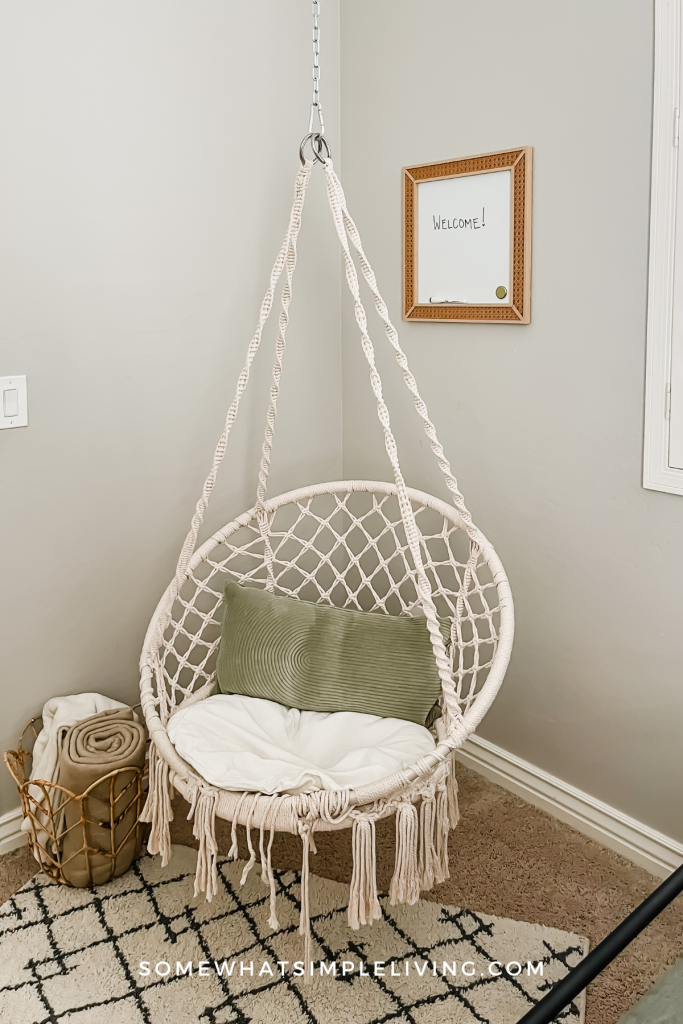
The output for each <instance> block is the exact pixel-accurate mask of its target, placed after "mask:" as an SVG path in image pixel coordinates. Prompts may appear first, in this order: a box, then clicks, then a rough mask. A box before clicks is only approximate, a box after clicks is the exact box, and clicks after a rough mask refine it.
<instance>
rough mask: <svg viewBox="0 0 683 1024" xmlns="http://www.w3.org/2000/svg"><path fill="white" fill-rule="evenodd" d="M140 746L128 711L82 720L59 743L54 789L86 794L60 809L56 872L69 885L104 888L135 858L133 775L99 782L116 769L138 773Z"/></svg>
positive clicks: (141, 733)
mask: <svg viewBox="0 0 683 1024" xmlns="http://www.w3.org/2000/svg"><path fill="white" fill-rule="evenodd" d="M145 743H146V736H145V730H144V728H143V726H142V725H141V724H140V722H138V720H137V717H136V715H135V713H134V712H133V710H132V709H131V708H114V709H113V710H111V711H103V712H101V714H99V715H93V716H92V717H91V718H86V719H85V720H84V721H82V722H77V723H76V724H75V725H73V726H72V727H71V728H70V729H69V731H68V732H67V734H66V736H65V737H64V743H63V744H62V749H61V753H60V765H59V784H60V786H64V788H65V789H68V790H70V791H71V792H72V793H75V794H76V795H77V796H80V795H81V794H82V793H86V791H88V790H89V792H87V795H86V796H84V797H83V800H69V801H68V802H67V803H66V806H65V808H64V825H63V828H64V832H63V833H62V835H63V839H62V871H63V873H64V877H65V878H66V880H67V881H68V882H69V883H70V884H71V885H75V886H88V885H101V884H102V883H103V882H108V881H109V880H110V879H111V878H115V877H116V876H118V875H122V874H123V873H124V871H127V870H128V868H129V867H130V865H131V863H132V861H133V859H134V857H135V856H136V854H137V853H138V852H139V851H138V849H137V832H138V830H137V829H136V827H135V826H136V823H137V816H138V811H139V809H140V808H139V807H138V804H137V797H138V776H137V773H136V772H135V771H133V770H131V771H123V772H120V773H119V774H118V775H115V776H112V777H110V778H108V779H105V778H103V776H105V775H108V774H109V773H110V772H113V771H115V770H116V769H117V768H130V769H134V768H142V767H143V765H144V763H145V752H146V746H145ZM100 779H101V780H102V781H101V782H99V784H97V785H96V783H98V780H100ZM91 786H92V787H93V788H92V789H90V787H91ZM81 820H83V825H81Z"/></svg>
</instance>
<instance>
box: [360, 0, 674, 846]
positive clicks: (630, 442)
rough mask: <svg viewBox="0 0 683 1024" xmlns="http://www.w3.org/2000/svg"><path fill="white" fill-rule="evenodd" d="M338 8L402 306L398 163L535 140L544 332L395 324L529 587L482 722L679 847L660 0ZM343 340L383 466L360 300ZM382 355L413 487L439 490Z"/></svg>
mask: <svg viewBox="0 0 683 1024" xmlns="http://www.w3.org/2000/svg"><path fill="white" fill-rule="evenodd" d="M341 11H342V46H341V52H342V67H341V72H342V140H343V146H344V181H345V186H346V192H347V196H348V199H349V205H350V208H351V210H352V213H353V215H354V217H355V218H356V220H357V222H358V225H359V228H360V230H361V232H362V234H363V238H364V242H365V247H366V251H367V253H368V255H369V257H370V259H371V261H372V262H373V264H374V268H375V271H376V273H377V277H378V279H379V283H380V287H381V288H383V290H384V294H385V298H386V299H387V301H388V303H389V306H390V308H391V309H392V310H393V311H394V315H395V317H396V319H397V320H398V319H399V315H400V301H401V294H400V282H401V216H400V189H401V167H402V166H403V165H406V164H412V163H421V162H427V161H431V160H440V159H444V158H452V157H459V156H467V155H470V154H474V153H482V152H488V151H492V150H497V149H504V148H506V147H509V146H517V145H531V146H533V147H534V161H535V182H534V218H533V222H534V223H533V276H532V322H531V324H530V325H529V326H518V325H498V324H495V325H494V324H492V325H482V324H473V325H465V324H463V325H458V324H429V323H427V324H417V323H410V324H403V325H400V324H399V326H400V327H402V330H401V336H402V341H403V344H404V346H405V349H406V351H407V353H408V356H409V358H410V360H411V364H412V367H413V369H414V372H415V374H416V377H417V379H418V383H419V384H420V386H421V390H422V394H423V396H424V398H425V400H426V401H427V404H428V407H429V409H430V412H431V413H432V416H433V419H434V421H435V423H436V426H437V429H438V431H439V433H440V436H441V439H442V441H443V443H444V445H445V447H446V451H447V453H448V454H449V455H450V457H451V460H452V463H453V466H454V468H455V470H456V473H457V475H458V476H459V479H460V483H461V485H462V488H463V491H464V494H465V497H466V499H467V500H468V501H469V504H470V507H471V509H472V512H473V513H474V515H475V518H476V521H477V522H478V524H479V525H480V526H481V528H482V529H483V530H484V532H485V533H486V534H487V535H488V536H489V537H490V539H491V540H492V541H493V542H494V544H495V545H496V547H497V550H498V551H499V553H500V555H501V557H502V559H503V562H504V564H505V566H506V568H507V570H508V573H509V576H510V580H511V584H512V588H513V594H514V596H515V601H516V610H517V634H516V644H515V650H514V654H513V658H512V663H511V667H510V671H509V674H508V677H507V680H506V682H505V684H504V686H503V689H502V691H501V693H500V695H499V697H498V699H497V701H496V702H495V704H494V706H493V709H492V710H491V711H490V713H489V715H488V716H487V718H486V719H485V721H484V723H483V725H482V727H481V728H480V730H479V732H480V735H482V736H484V737H486V738H487V739H489V740H491V741H492V742H494V743H497V744H499V745H500V746H502V747H504V748H506V749H508V750H510V751H512V752H514V753H515V754H517V755H518V756H521V757H523V758H525V759H527V760H529V761H531V762H532V763H533V764H535V765H538V766H540V767H541V768H543V769H545V770H547V771H549V772H551V773H553V774H554V775H557V776H559V777H560V778H561V779H564V780H566V781H567V782H569V783H571V784H573V785H576V786H578V787H580V788H581V789H584V790H585V791H587V792H588V793H590V794H592V795H593V796H595V797H598V798H600V799H602V800H605V801H606V802H608V803H610V804H612V805H613V806H615V807H617V808H619V809H621V810H622V811H624V812H626V813H628V814H630V815H633V816H634V817H635V818H637V819H639V820H641V821H643V822H645V823H647V824H649V825H650V826H652V827H654V828H657V829H659V830H661V831H662V832H664V833H666V834H667V835H670V836H672V837H674V838H677V839H679V840H681V839H683V821H682V820H681V800H680V793H681V783H682V781H683V779H682V759H681V743H680V735H681V724H682V722H683V717H682V714H683V686H682V685H681V683H682V679H681V675H682V673H681V639H680V638H681V607H682V601H681V598H682V596H683V595H682V585H681V565H682V564H683V500H682V499H681V498H680V497H676V496H672V495H667V494H662V493H656V492H652V491H646V490H644V489H643V488H642V486H641V483H640V481H641V472H642V470H641V466H642V436H643V388H644V366H645V310H646V297H647V296H646V293H647V245H648V214H649V208H648V207H649V161H650V131H651V104H652V40H653V7H652V4H651V3H646V2H643V0H600V3H597V4H596V3H594V2H592V0H572V2H571V3H565V4H560V3H548V2H547V0H519V2H517V3H514V4H512V3H509V0H480V2H478V3H453V2H452V0H433V2H432V3H430V4H428V5H421V4H417V3H415V0H373V3H371V4H369V3H366V2H364V0H344V2H343V4H342V8H341ZM375 322H376V321H375ZM375 335H376V339H377V344H378V346H379V345H380V342H381V340H382V334H381V330H380V328H379V325H378V324H377V329H376V331H375ZM343 346H344V473H345V475H347V476H368V477H377V476H379V477H381V478H386V477H387V475H388V473H389V468H388V462H387V459H386V456H385V454H384V451H383V448H382V438H381V434H380V430H379V426H378V424H377V421H376V417H375V412H374V405H373V401H372V396H371V393H370V388H369V383H368V379H367V370H366V368H365V366H364V364H363V361H362V357H361V356H360V349H359V343H358V337H357V330H356V329H355V323H354V321H353V316H352V313H351V311H350V307H349V306H348V304H347V305H346V306H345V320H344V332H343ZM384 347H386V346H384ZM380 365H381V368H382V369H383V370H385V371H386V372H385V390H386V394H387V397H388V400H389V402H390V407H391V408H393V410H394V420H393V422H394V424H395V426H396V429H397V434H398V440H399V444H400V446H401V447H400V451H401V454H402V456H403V465H404V468H405V473H406V477H407V479H408V482H409V483H411V484H412V485H414V486H417V487H422V488H425V489H428V490H433V491H434V492H435V493H437V494H442V495H444V496H445V495H446V492H445V488H444V486H443V484H442V483H441V481H440V475H439V471H438V469H437V467H436V464H435V463H434V461H433V458H432V457H431V453H430V452H429V450H428V448H427V447H426V443H425V442H424V440H423V439H421V438H420V432H419V426H418V421H417V417H416V415H415V414H414V412H413V410H412V408H411V405H410V403H409V401H408V400H407V393H404V392H405V389H404V388H403V384H402V381H401V379H400V378H399V376H398V373H397V368H396V367H395V365H392V363H391V360H390V359H389V358H386V357H385V358H384V359H383V360H381V363H380Z"/></svg>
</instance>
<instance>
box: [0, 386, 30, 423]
mask: <svg viewBox="0 0 683 1024" xmlns="http://www.w3.org/2000/svg"><path fill="white" fill-rule="evenodd" d="M0 396H1V397H2V401H0V430H4V428H5V427H27V426H28V398H27V394H26V377H25V376H16V377H0Z"/></svg>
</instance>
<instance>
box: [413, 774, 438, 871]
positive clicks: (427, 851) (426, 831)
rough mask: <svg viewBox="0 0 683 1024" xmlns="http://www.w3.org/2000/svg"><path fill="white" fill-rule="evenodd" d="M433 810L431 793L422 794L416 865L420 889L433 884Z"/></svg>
mask: <svg viewBox="0 0 683 1024" xmlns="http://www.w3.org/2000/svg"><path fill="white" fill-rule="evenodd" d="M434 812H435V800H434V796H433V794H430V795H429V796H423V797H422V802H421V803H420V843H419V847H420V854H419V858H418V866H417V870H418V874H419V876H420V888H421V889H431V888H432V886H433V885H434V875H435V872H434V860H435V857H434Z"/></svg>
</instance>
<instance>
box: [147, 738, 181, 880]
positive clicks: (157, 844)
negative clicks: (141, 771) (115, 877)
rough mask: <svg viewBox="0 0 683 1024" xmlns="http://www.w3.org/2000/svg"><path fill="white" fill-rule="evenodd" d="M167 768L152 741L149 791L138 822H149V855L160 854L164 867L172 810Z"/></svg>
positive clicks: (169, 855) (167, 858) (168, 854)
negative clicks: (150, 827)
mask: <svg viewBox="0 0 683 1024" xmlns="http://www.w3.org/2000/svg"><path fill="white" fill-rule="evenodd" d="M169 772H170V769H169V766H168V764H167V762H166V761H164V759H163V758H162V757H160V756H159V752H158V751H157V748H156V746H155V744H154V741H152V742H151V743H150V745H149V790H148V792H147V799H146V801H145V806H144V807H143V809H142V814H141V815H140V821H147V822H150V823H151V825H152V830H151V832H150V834H149V839H148V840H147V849H148V851H149V852H150V853H152V854H155V853H160V854H161V866H162V867H166V865H167V864H168V862H169V860H170V858H171V830H170V828H169V824H170V822H172V821H173V808H172V806H171V793H172V791H171V783H170V780H169Z"/></svg>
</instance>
